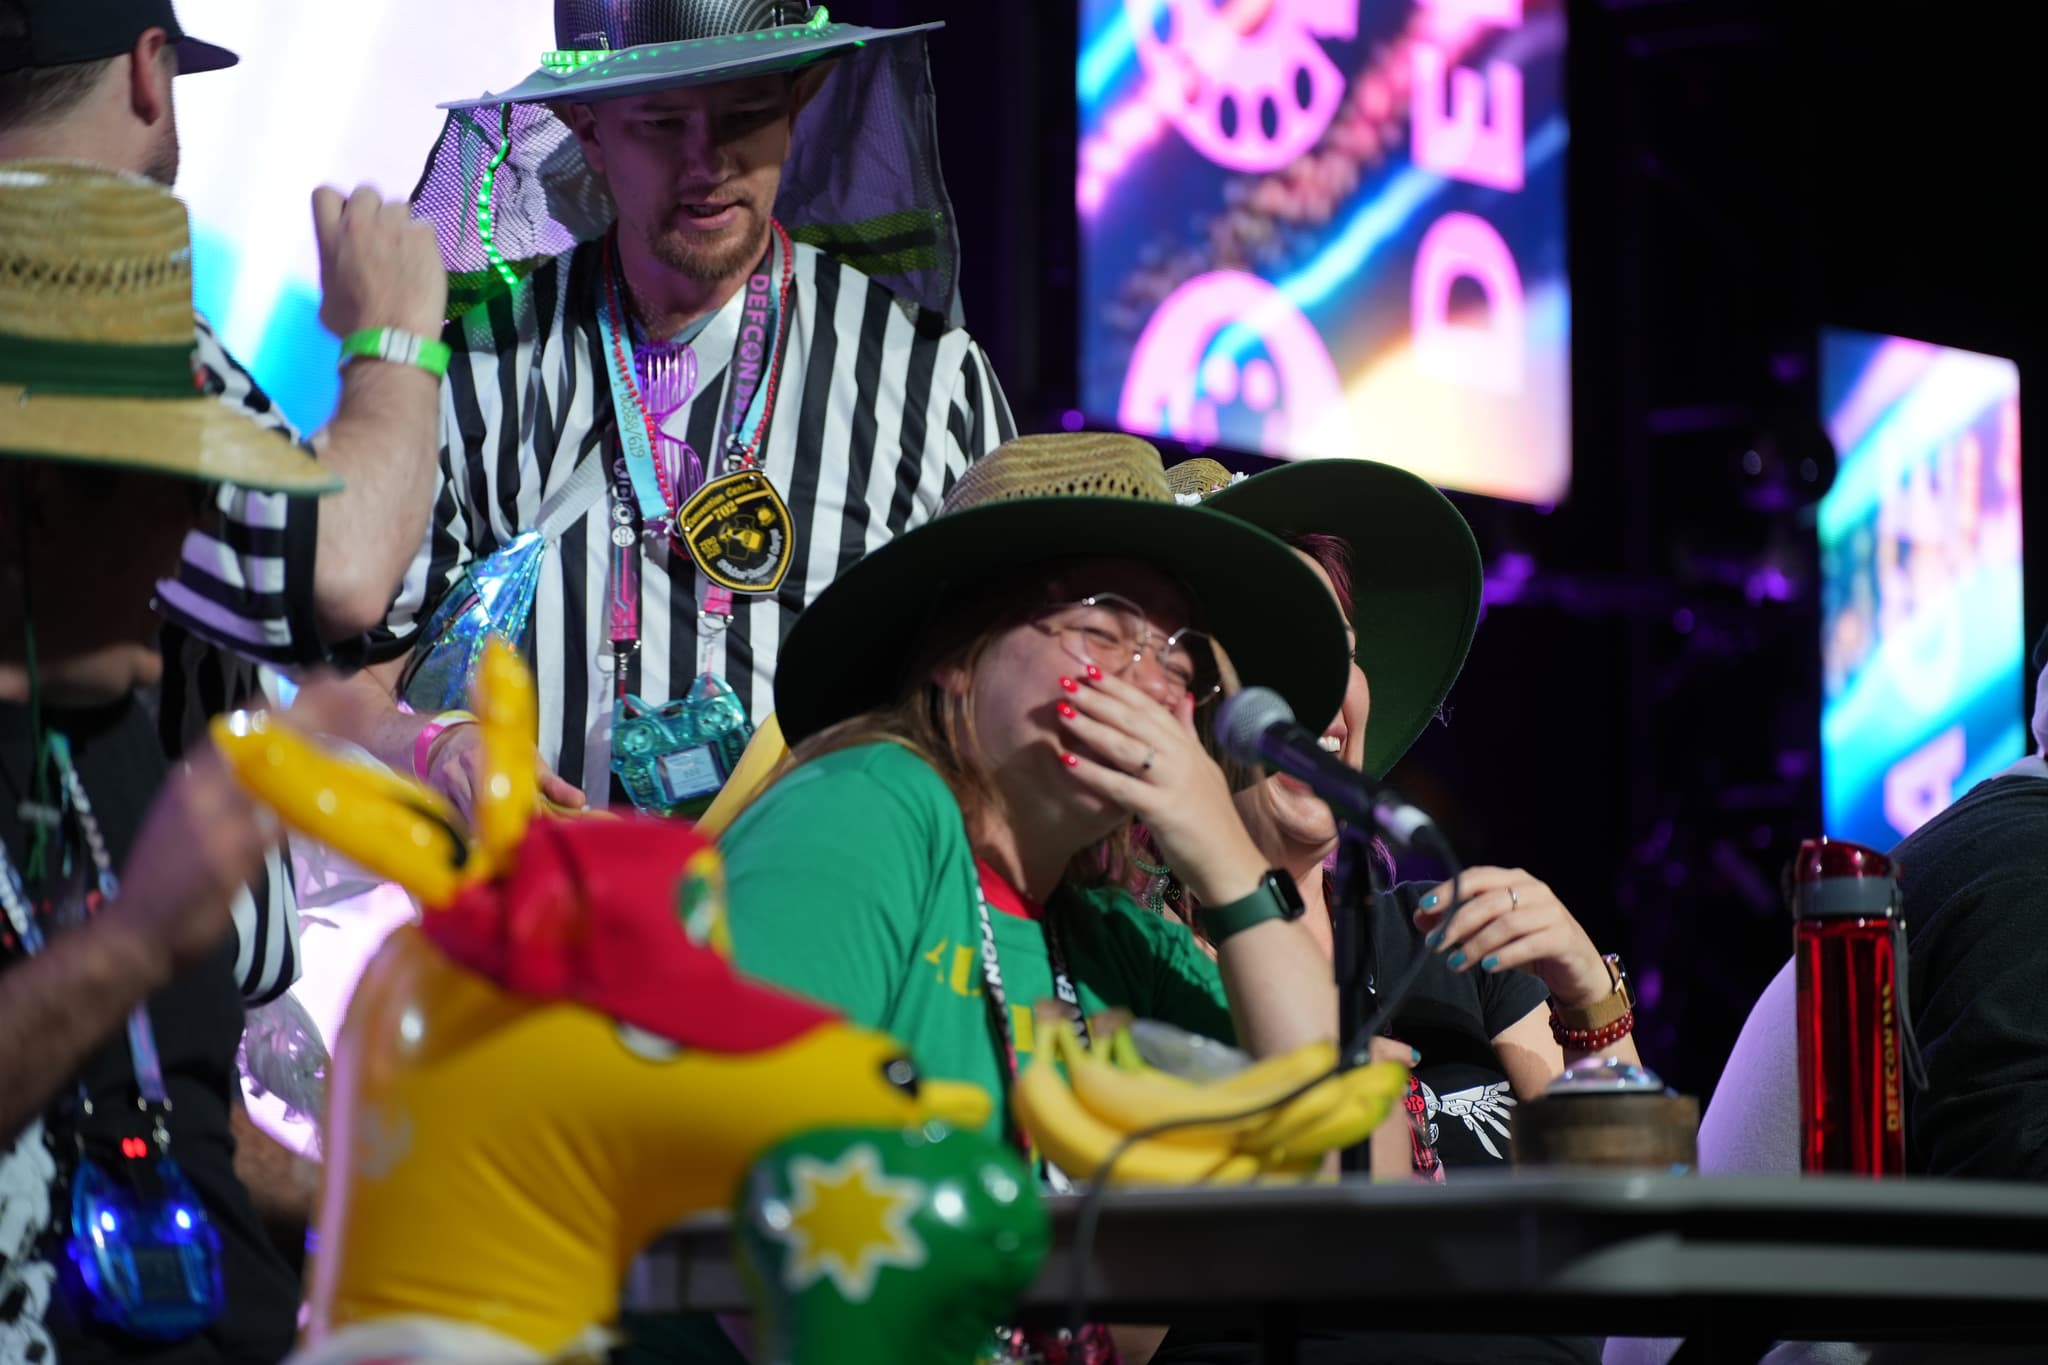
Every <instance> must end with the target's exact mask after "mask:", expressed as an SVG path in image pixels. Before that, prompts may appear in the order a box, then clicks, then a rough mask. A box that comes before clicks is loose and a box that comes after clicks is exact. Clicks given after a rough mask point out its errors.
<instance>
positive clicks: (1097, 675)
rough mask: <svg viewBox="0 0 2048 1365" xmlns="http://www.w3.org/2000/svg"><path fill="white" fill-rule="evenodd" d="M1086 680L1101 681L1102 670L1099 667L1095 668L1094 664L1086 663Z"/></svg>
mask: <svg viewBox="0 0 2048 1365" xmlns="http://www.w3.org/2000/svg"><path fill="white" fill-rule="evenodd" d="M1088 681H1090V682H1101V681H1102V670H1101V669H1099V668H1097V667H1096V666H1095V665H1094V664H1090V665H1088Z"/></svg>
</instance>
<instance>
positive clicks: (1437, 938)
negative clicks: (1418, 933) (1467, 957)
mask: <svg viewBox="0 0 2048 1365" xmlns="http://www.w3.org/2000/svg"><path fill="white" fill-rule="evenodd" d="M1443 941H1444V931H1443V930H1441V929H1436V930H1432V931H1431V932H1430V935H1429V937H1428V938H1426V939H1424V940H1422V942H1423V945H1424V946H1425V947H1429V948H1437V947H1441V946H1442V945H1443Z"/></svg>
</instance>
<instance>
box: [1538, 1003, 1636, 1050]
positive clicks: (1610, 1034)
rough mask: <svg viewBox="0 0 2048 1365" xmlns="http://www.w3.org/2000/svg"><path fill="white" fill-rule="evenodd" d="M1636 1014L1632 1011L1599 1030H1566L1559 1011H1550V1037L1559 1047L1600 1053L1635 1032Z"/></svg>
mask: <svg viewBox="0 0 2048 1365" xmlns="http://www.w3.org/2000/svg"><path fill="white" fill-rule="evenodd" d="M1635 1027H1636V1012H1635V1011H1634V1010H1633V1009H1631V1010H1629V1011H1628V1012H1627V1013H1625V1014H1623V1015H1622V1016H1621V1018H1619V1019H1617V1020H1615V1021H1614V1022H1613V1023H1611V1024H1602V1025H1601V1026H1600V1027H1599V1028H1566V1027H1565V1026H1564V1021H1563V1020H1561V1019H1559V1018H1558V1017H1557V1010H1556V1009H1555V1008H1554V1007H1553V1008H1552V1009H1551V1011H1550V1036H1551V1037H1553V1038H1555V1039H1557V1045H1558V1046H1559V1047H1566V1048H1570V1049H1572V1050H1573V1051H1574V1052H1599V1051H1601V1050H1602V1049H1604V1048H1610V1047H1613V1046H1614V1045H1615V1044H1616V1043H1618V1042H1620V1041H1621V1040H1622V1039H1624V1038H1626V1037H1628V1036H1629V1034H1631V1033H1633V1032H1635Z"/></svg>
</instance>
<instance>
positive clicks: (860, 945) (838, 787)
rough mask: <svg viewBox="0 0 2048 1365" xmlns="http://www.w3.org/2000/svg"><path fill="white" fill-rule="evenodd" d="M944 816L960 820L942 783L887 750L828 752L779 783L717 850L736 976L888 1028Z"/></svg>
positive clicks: (912, 760)
mask: <svg viewBox="0 0 2048 1365" xmlns="http://www.w3.org/2000/svg"><path fill="white" fill-rule="evenodd" d="M947 818H950V819H951V820H952V821H953V822H954V823H956V824H957V823H958V820H959V814H958V810H957V808H956V807H955V806H954V805H953V804H952V798H951V795H950V794H949V793H948V792H947V790H946V788H945V785H944V784H943V783H941V782H940V781H939V779H938V776H937V775H936V774H935V773H933V772H932V771H931V769H930V768H929V767H927V766H926V765H925V764H924V763H923V762H922V761H920V760H919V759H918V758H917V757H916V756H915V755H913V754H911V753H910V752H909V751H907V750H904V749H902V748H900V747H898V746H895V745H870V746H865V747H862V748H858V749H848V750H843V751H841V752H839V753H835V754H829V755H827V756H826V757H824V758H821V759H818V760H815V761H814V762H812V763H809V764H806V765H805V766H803V767H801V768H799V769H797V770H796V771H795V772H792V773H790V774H789V775H788V776H787V777H785V778H783V779H782V780H781V781H779V782H777V783H776V784H775V785H774V786H773V787H771V788H770V789H769V790H768V792H767V794H766V795H764V796H763V797H762V798H761V799H760V800H759V801H758V802H756V803H755V804H754V805H753V807H751V808H750V809H749V810H748V811H747V812H746V814H745V815H743V816H742V817H741V818H740V819H739V820H738V821H737V822H736V823H735V824H734V825H733V827H732V828H731V829H730V830H728V831H727V832H726V834H725V837H724V838H723V839H721V840H720V841H719V849H720V852H721V853H722V854H723V855H724V860H725V877H726V888H727V894H728V898H729V903H730V906H731V926H732V945H733V956H734V958H735V960H736V961H737V963H738V965H739V967H740V969H741V970H743V971H745V972H747V973H748V974H749V975H753V976H758V977H760V978H762V979H763V980H765V981H769V982H772V983H774V984H775V985H778V986H782V987H784V988H786V989H789V990H792V991H795V992H797V993H798V994H800V995H806V996H809V997H811V998H812V999H814V1000H818V1001H821V1002H823V1003H824V1004H827V1005H830V1006H832V1007H833V1008H835V1009H838V1010H840V1011H841V1012H842V1013H844V1014H845V1015H846V1016H847V1017H848V1018H849V1019H851V1020H852V1021H853V1022H855V1023H857V1024H862V1025H865V1026H867V1027H870V1028H886V1027H887V1026H888V1016H889V1011H890V1008H891V1005H892V1004H893V1002H894V1001H895V1000H896V998H897V994H898V992H899V990H900V989H901V988H902V986H903V983H904V980H905V978H906V976H907V974H908V973H909V971H910V968H911V965H912V963H913V961H914V959H915V957H916V950H915V945H916V942H917V934H918V928H919V924H920V922H921V920H922V918H923V916H924V913H925V908H926V906H927V905H928V904H929V902H930V900H931V894H932V883H933V881H934V879H935V876H936V871H935V868H936V864H937V856H936V852H935V850H936V849H938V848H939V847H940V846H941V843H942V840H943V837H944V832H945V831H944V827H943V824H942V821H943V820H944V819H947Z"/></svg>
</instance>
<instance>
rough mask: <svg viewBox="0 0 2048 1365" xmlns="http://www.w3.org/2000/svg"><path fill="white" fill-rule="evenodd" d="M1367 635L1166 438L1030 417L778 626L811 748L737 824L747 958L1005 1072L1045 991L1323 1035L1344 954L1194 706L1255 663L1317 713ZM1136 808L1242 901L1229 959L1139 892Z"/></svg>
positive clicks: (1188, 1022)
mask: <svg viewBox="0 0 2048 1365" xmlns="http://www.w3.org/2000/svg"><path fill="white" fill-rule="evenodd" d="M1212 638H1213V640H1214V642H1215V645H1217V646H1220V649H1219V648H1216V647H1213V646H1212V644H1211V640H1212ZM1346 655H1347V651H1346V647H1345V643H1344V623H1343V621H1342V620H1341V619H1340V618H1339V616H1338V614H1337V611H1336V609H1335V607H1334V606H1333V605H1332V604H1331V601H1330V598H1329V595H1328V593H1326V592H1324V591H1323V590H1322V589H1321V586H1320V585H1319V583H1318V582H1317V580H1316V579H1315V577H1314V575H1313V573H1312V572H1311V571H1310V570H1309V568H1308V567H1307V566H1306V565H1305V564H1303V563H1302V561H1301V560H1300V559H1299V558H1298V557H1296V556H1295V554H1294V553H1293V552H1292V551H1291V550H1289V549H1288V548H1287V546H1285V545H1284V544H1282V543H1281V542H1280V541H1279V540H1277V539H1275V538H1273V537H1271V536H1269V535H1267V534H1266V533H1264V532H1262V531H1259V530H1257V529H1255V528H1253V527H1251V526H1248V525H1245V524H1243V523H1242V522H1239V521H1236V520H1234V519H1232V518H1229V517H1225V516H1222V515H1220V514H1217V513H1214V512H1210V511H1208V510H1205V509H1202V508H1197V507H1185V506H1181V505H1178V504H1177V503H1176V502H1175V500H1174V498H1173V496H1172V494H1171V492H1170V491H1169V490H1168V488H1167V484H1166V480H1165V473H1164V470H1163V469H1162V467H1161V465H1160V461H1159V456H1158V452H1157V451H1156V450H1154V449H1153V448H1152V447H1151V446H1150V445H1148V444H1147V443H1145V442H1143V441H1140V440H1137V439H1136V438H1133V437H1128V436H1105V435H1093V434H1084V435H1069V436H1034V437H1025V438H1021V439H1019V440H1015V441H1012V442H1010V443H1008V444H1006V445H1005V446H1003V447H1001V448H1000V449H998V450H997V451H995V452H994V453H992V454H990V455H989V456H987V457H986V458H984V459H983V460H982V461H980V462H979V463H977V464H976V465H974V466H972V467H971V468H970V469H969V470H968V471H967V472H966V473H965V474H964V475H963V476H962V477H961V479H960V480H959V482H958V483H957V484H956V485H955V487H954V488H953V490H952V492H951V493H950V494H949V495H948V497H947V498H946V501H945V503H944V505H943V506H942V507H941V509H940V511H939V514H938V515H937V516H936V517H935V518H934V519H933V520H932V521H931V522H929V523H927V524H926V525H924V526H922V527H919V528H918V529H916V530H913V531H911V532H909V533H907V534H906V535H904V536H902V537H900V538H898V539H897V540H895V541H894V542H892V543H890V544H889V545H886V546H884V547H883V548H881V549H879V550H877V551H875V552H874V553H873V554H870V555H868V556H867V557H866V558H865V559H863V560H861V561H860V562H859V563H857V564H856V565H855V566H854V567H853V568H852V569H850V570H849V571H848V572H846V573H845V574H843V575H842V576H841V577H840V578H839V579H838V581H836V582H835V583H834V584H833V585H832V586H831V587H829V588H827V589H826V590H825V592H824V593H823V594H822V595H820V596H819V598H818V599H817V601H816V602H814V603H813V604H812V605H811V607H810V608H809V609H808V610H807V611H806V612H805V613H804V615H803V616H802V617H801V618H800V619H799V620H798V621H797V623H796V625H795V627H794V628H793V629H792V631H791V633H790V637H789V639H788V640H787V642H785V644H784V646H783V649H782V655H781V664H780V667H779V670H778V676H777V678H776V703H777V707H776V709H777V715H778V717H779V720H780V724H781V727H782V730H783V732H784V734H785V735H786V736H787V737H788V739H789V741H790V743H791V744H792V745H793V746H794V747H793V750H792V753H791V755H790V758H789V760H788V761H787V763H786V764H785V765H784V768H783V769H782V771H781V773H780V775H779V776H778V777H777V779H776V780H775V781H774V782H773V783H772V784H771V785H770V786H769V787H768V788H767V790H766V791H765V792H764V793H763V794H762V795H761V796H760V798H759V799H758V800H756V801H755V802H754V803H753V805H752V806H751V807H750V808H749V809H748V810H747V811H746V812H745V813H744V814H743V815H742V816H741V817H740V818H739V819H738V820H737V821H736V822H735V823H734V825H733V826H732V827H731V829H730V830H729V831H728V832H727V834H726V835H725V837H724V839H723V840H722V851H723V853H724V857H725V864H726V873H727V878H728V884H729V888H730V903H731V905H732V907H733V911H732V925H731V929H732V941H733V949H734V954H735V957H736V959H737V960H738V962H739V964H740V965H741V966H742V967H743V968H744V969H745V970H747V971H748V972H749V973H751V974H754V975H757V976H760V977H763V978H766V979H768V980H771V981H775V982H778V983H780V984H783V985H785V986H788V987H791V988H793V989H795V990H798V991H800V992H802V993H804V994H806V995H810V996H813V997H815V998H818V999H820V1000H824V1001H827V1002H829V1003H831V1004H833V1005H835V1006H837V1007H838V1008H840V1009H842V1010H843V1011H845V1012H846V1013H847V1014H848V1015H849V1016H850V1017H851V1018H853V1019H854V1020H855V1021H856V1022H859V1023H863V1024H867V1025H871V1026H874V1027H877V1028H882V1029H886V1030H888V1031H890V1032H892V1033H893V1034H895V1036H897V1037H898V1038H900V1039H902V1040H903V1042H904V1043H905V1044H906V1045H908V1046H909V1048H910V1049H911V1052H912V1054H913V1055H914V1056H915V1057H916V1058H917V1060H918V1063H919V1066H920V1068H921V1069H923V1070H924V1071H926V1072H927V1073H928V1074H933V1075H938V1076H944V1077H948V1078H954V1079H960V1080H966V1081H971V1082H974V1083H976V1084H979V1085H982V1086H983V1087H984V1088H986V1089H987V1090H988V1091H989V1092H990V1093H991V1095H992V1096H994V1097H996V1098H997V1099H998V1101H1000V1100H1001V1099H1002V1098H1003V1097H1004V1096H1005V1095H1006V1094H1007V1090H1008V1087H1009V1084H1010V1081H1011V1080H1012V1078H1013V1077H1014V1075H1015V1072H1016V1068H1017V1065H1018V1056H1019V1055H1020V1054H1028V1053H1030V1052H1032V1051H1034V1050H1035V1049H1034V1044H1035V1042H1036V1040H1035V1039H1034V1038H1033V1036H1032V1027H1031V1024H1032V1018H1031V1011H1030V1007H1031V1006H1032V1005H1033V1004H1034V1003H1036V1002H1037V1001H1038V1000H1040V999H1042V998H1048V997H1058V998H1060V999H1062V1000H1065V1001H1067V1002H1068V1003H1069V1004H1070V1005H1071V1006H1076V1007H1078V1012H1079V1013H1081V1014H1082V1015H1084V1016H1085V1015H1088V1014H1093V1013H1095V1012H1097V1011H1099V1010H1100V1009H1102V1008H1105V1007H1109V1006H1122V1007H1127V1008H1130V1009H1132V1010H1133V1011H1135V1012H1136V1013H1138V1014H1140V1015H1144V1016H1148V1017H1153V1018H1160V1019H1165V1020H1168V1021H1171V1022H1175V1023H1179V1024H1181V1025H1182V1026H1184V1027H1187V1028H1190V1029H1195V1030H1198V1031H1200V1032H1203V1033H1206V1034H1209V1035H1212V1036H1217V1037H1222V1038H1225V1039H1231V1040H1234V1041H1235V1042H1237V1043H1238V1044H1239V1045H1240V1046H1242V1047H1244V1048H1245V1049H1247V1050H1248V1051H1250V1052H1252V1053H1253V1054H1255V1055H1267V1054H1272V1053H1276V1052H1281V1051H1285V1050H1288V1049H1291V1048H1294V1047H1296V1046H1299V1045H1301V1044H1303V1043H1306V1042H1309V1041H1312V1040H1315V1039H1320V1038H1329V1037H1332V1036H1334V1033H1335V1027H1336V1003H1335V994H1334V989H1333V988H1332V986H1331V984H1330V980H1329V976H1330V973H1329V969H1328V966H1327V963H1326V961H1325V960H1324V958H1323V956H1322V954H1321V952H1320V951H1319V950H1318V948H1317V947H1316V944H1315V942H1314V940H1313V939H1312V938H1311V937H1310V936H1309V934H1308V933H1307V931H1306V930H1305V929H1304V928H1303V927H1302V925H1301V924H1300V923H1298V922H1296V920H1297V918H1298V905H1299V902H1298V901H1297V900H1295V899H1294V898H1293V896H1292V883H1291V881H1290V880H1289V879H1286V878H1284V877H1280V876H1276V875H1273V874H1272V873H1271V871H1270V869H1269V868H1268V866H1267V862H1266V860H1265V859H1264V858H1263V857H1262V856H1261V855H1260V854H1259V852H1258V850H1257V849H1256V848H1255V847H1254V845H1253V843H1252V841H1251V839H1250V837H1249V836H1248V835H1247V834H1245V832H1244V830H1243V828H1242V826H1241V825H1239V824H1238V822H1237V820H1236V818H1235V816H1234V815H1233V814H1232V807H1231V798H1230V792H1229V790H1228V787H1227V786H1226V784H1225V781H1224V777H1223V774H1222V772H1221V770H1220V769H1219V768H1218V767H1217V765H1216V763H1215V762H1214V761H1213V760H1212V759H1210V758H1209V756H1208V755H1207V754H1206V753H1205V752H1204V750H1203V748H1202V745H1201V743H1200V741H1199V740H1198V739H1197V737H1196V733H1195V713H1196V711H1197V709H1198V708H1201V707H1203V706H1205V705H1208V704H1209V703H1210V702H1211V701H1212V700H1213V699H1214V697H1215V696H1216V695H1217V694H1218V693H1219V692H1220V691H1221V690H1222V689H1223V687H1224V686H1225V684H1226V682H1227V681H1235V680H1239V679H1241V680H1242V681H1243V682H1245V683H1257V684H1261V685H1264V686H1268V687H1272V688H1274V689H1275V690H1277V691H1279V692H1281V693H1282V694H1283V695H1284V696H1286V697H1287V698H1288V700H1289V702H1290V703H1291V704H1292V705H1293V707H1294V709H1295V711H1296V713H1297V714H1298V715H1300V716H1301V717H1302V718H1303V719H1304V721H1306V722H1307V723H1310V724H1315V725H1321V724H1322V723H1323V722H1324V721H1326V720H1327V719H1328V718H1329V717H1331V716H1332V715H1334V714H1335V713H1336V710H1337V706H1338V702H1339V700H1340V698H1341V695H1342V690H1343V675H1344V661H1345V658H1346ZM1134 818H1135V819H1141V820H1143V821H1144V822H1145V824H1146V825H1147V827H1148V828H1149V829H1150V830H1151V831H1152V832H1153V837H1154V838H1155V839H1156V840H1157V841H1158V842H1159V843H1160V845H1161V846H1162V847H1164V848H1165V849H1167V850H1168V851H1169V853H1170V856H1172V858H1173V860H1174V864H1175V866H1176V867H1177V868H1179V869H1180V870H1181V872H1182V874H1183V875H1184V876H1185V878H1186V879H1187V880H1188V882H1189V884H1190V885H1191V886H1194V887H1195V888H1197V890H1198V893H1199V894H1200V895H1201V896H1202V898H1203V900H1204V901H1205V902H1206V903H1208V904H1210V905H1213V906H1216V907H1219V908H1221V909H1224V910H1226V911H1228V912H1229V913H1230V914H1232V915H1234V916H1235V917H1236V918H1235V922H1236V923H1237V924H1239V926H1240V928H1239V931H1238V932H1235V933H1233V934H1231V935H1230V937H1229V939H1228V941H1227V942H1225V943H1224V944H1223V947H1222V951H1221V953H1220V955H1219V956H1218V958H1217V959H1216V960H1215V961H1214V962H1211V961H1210V960H1209V959H1208V958H1207V957H1205V956H1204V955H1203V954H1202V953H1201V952H1200V951H1199V950H1198V949H1196V948H1195V947H1194V945H1193V943H1192V941H1191V940H1190V939H1189V938H1188V936H1187V934H1186V933H1184V932H1183V931H1182V930H1180V928H1179V927H1178V926H1176V925H1171V924H1168V923H1166V922H1164V921H1162V920H1161V919H1160V918H1159V917H1158V916H1156V915H1152V914H1150V913H1149V912H1146V911H1144V910H1143V909H1142V907H1139V906H1138V905H1137V904H1136V903H1135V902H1134V901H1133V900H1132V899H1131V897H1130V896H1129V895H1128V894H1127V893H1126V892H1124V891H1123V890H1122V889H1121V887H1122V884H1123V882H1124V880H1125V877H1126V871H1127V869H1126V866H1125V859H1126V857H1127V850H1128V832H1129V829H1130V827H1131V824H1132V821H1133V819H1134ZM1082 1027H1084V1028H1085V1024H1084V1025H1082ZM997 1109H998V1114H997V1116H996V1117H995V1118H994V1119H993V1120H992V1121H991V1131H993V1132H1002V1131H1008V1128H1007V1115H1006V1114H1005V1113H1004V1112H1003V1111H1004V1109H1005V1106H1004V1105H1002V1104H1001V1103H1000V1102H999V1103H998V1105H997Z"/></svg>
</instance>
